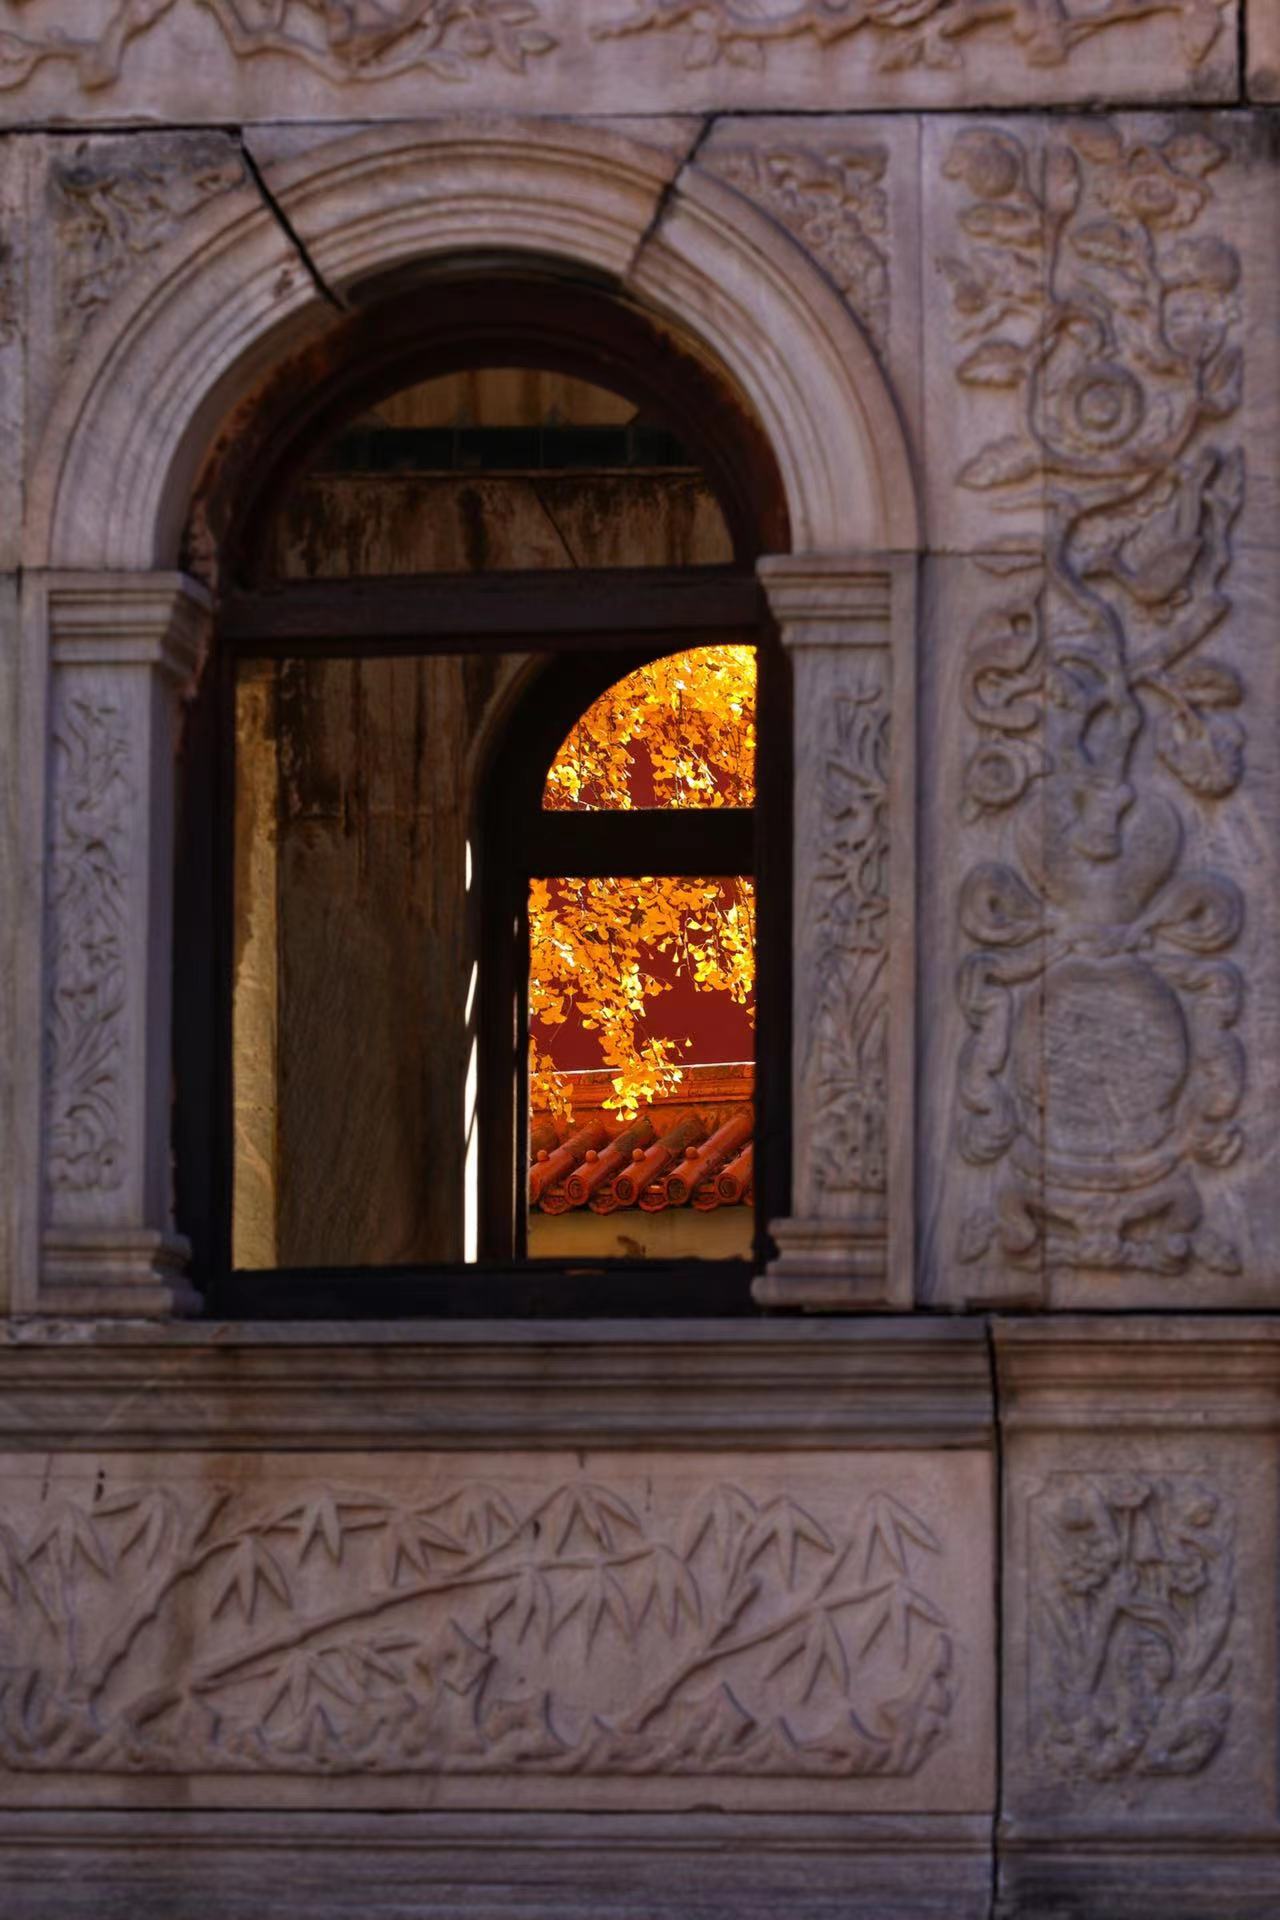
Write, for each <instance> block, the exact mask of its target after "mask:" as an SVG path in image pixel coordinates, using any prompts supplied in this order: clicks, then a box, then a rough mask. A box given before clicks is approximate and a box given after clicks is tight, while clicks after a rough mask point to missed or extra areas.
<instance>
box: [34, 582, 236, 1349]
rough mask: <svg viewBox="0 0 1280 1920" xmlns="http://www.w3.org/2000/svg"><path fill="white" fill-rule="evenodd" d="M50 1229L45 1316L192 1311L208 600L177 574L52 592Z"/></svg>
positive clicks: (43, 1285) (71, 585) (62, 585)
mask: <svg viewBox="0 0 1280 1920" xmlns="http://www.w3.org/2000/svg"><path fill="white" fill-rule="evenodd" d="M48 614H49V630H50V643H51V661H52V683H51V688H50V701H49V740H48V753H49V763H48V765H49V771H48V796H49V798H48V809H49V810H48V829H47V831H48V846H49V863H48V868H47V873H46V887H45V1001H44V1005H45V1034H44V1047H45V1068H44V1082H45V1099H44V1141H43V1149H44V1151H43V1181H44V1223H45V1224H44V1232H43V1260H42V1267H41V1278H40V1291H39V1306H40V1308H41V1310H47V1311H55V1312H89V1313H95V1314H98V1313H106V1314H110V1313H121V1314H154V1313H167V1312H170V1311H173V1310H175V1309H177V1310H179V1311H181V1310H182V1309H184V1308H186V1307H189V1306H190V1305H192V1304H193V1303H194V1296H193V1295H192V1294H191V1292H190V1290H189V1288H188V1287H187V1285H186V1283H185V1281H184V1280H183V1278H182V1270H183V1267H184V1265H185V1261H186V1255H187V1248H186V1245H185V1243H184V1242H183V1241H182V1240H181V1239H180V1237H179V1236H177V1235H176V1234H175V1233H174V1231H173V1226H172V1204H171V1191H170V1188H171V1174H170V1152H169V1099H170V981H171V971H172V967H171V953H172V918H173V899H172V873H173V791H174V777H173V769H174V754H175V747H176V726H177V703H178V695H179V690H180V689H181V687H182V686H183V685H184V684H186V683H187V682H189V681H190V679H191V677H192V675H193V673H194V670H195V667H196V663H197V660H198V657H199V653H200V650H201V647H202V644H203V642H204V638H205V634H206V628H207V620H208V602H207V598H206V596H205V595H204V593H203V591H202V590H201V589H200V588H199V587H198V586H196V585H195V584H194V583H193V582H191V581H189V580H187V579H185V578H184V577H183V576H182V575H180V574H175V573H157V574H134V575H122V574H65V575H61V576H55V578H54V579H53V580H52V582H51V583H50V587H49V593H48Z"/></svg>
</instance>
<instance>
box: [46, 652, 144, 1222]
mask: <svg viewBox="0 0 1280 1920" xmlns="http://www.w3.org/2000/svg"><path fill="white" fill-rule="evenodd" d="M131 719H132V716H131V715H126V713H125V711H124V710H123V702H122V698H121V695H120V693H119V692H118V691H116V690H114V689H113V688H112V686H111V684H110V681H109V680H108V678H107V677H106V676H105V675H103V674H102V673H97V674H94V675H86V674H79V673H77V674H68V673H62V674H59V675H58V676H57V679H56V682H55V687H54V705H53V719H52V729H51V737H52V755H51V767H50V774H51V788H52V796H53V797H52V806H51V813H50V835H49V856H50V858H49V877H48V886H47V901H48V908H47V911H48V948H47V969H48V1013H47V1024H46V1047H45V1088H46V1102H47V1105H46V1119H45V1139H46V1161H45V1180H46V1183H47V1186H48V1189H49V1192H50V1195H51V1196H52V1201H53V1209H54V1211H55V1213H56V1214H63V1213H64V1212H65V1211H66V1210H67V1209H68V1207H69V1208H70V1209H71V1210H72V1211H73V1212H74V1211H79V1209H78V1208H77V1207H76V1204H75V1203H76V1201H77V1200H79V1199H80V1198H82V1197H85V1198H88V1197H91V1196H93V1195H95V1194H107V1193H111V1192H113V1191H114V1190H115V1189H117V1188H118V1187H119V1186H120V1184H121V1181H122V1179H123V1178H124V1172H125V1159H126V1146H125V1140H126V1135H127V1132H128V1123H127V1119H126V1113H125V1109H126V1106H127V1104H128V1101H129V1094H128V1092H127V1091H126V1088H125V1076H126V1073H127V1070H128V1062H127V1052H128V1032H127V1022H128V1008H127V1004H126V1003H127V986H128V972H129V952H128V947H129V925H128V906H129V893H130V879H131V870H132V869H133V867H134V865H135V863H136V860H137V857H138V848H137V838H138V788H139V781H140V779H141V778H142V777H143V776H142V774H141V770H140V769H139V767H138V765H137V762H136V754H135V746H134V739H133V728H132V727H131V724H130V721H131ZM73 1196H74V1198H73Z"/></svg>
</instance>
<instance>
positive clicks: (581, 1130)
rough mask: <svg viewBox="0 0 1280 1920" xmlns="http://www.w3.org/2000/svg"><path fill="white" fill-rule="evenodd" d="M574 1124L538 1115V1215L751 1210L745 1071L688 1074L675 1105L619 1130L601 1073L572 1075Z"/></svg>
mask: <svg viewBox="0 0 1280 1920" xmlns="http://www.w3.org/2000/svg"><path fill="white" fill-rule="evenodd" d="M565 1077H566V1079H568V1081H569V1082H570V1097H571V1099H572V1101H573V1118H572V1120H571V1121H568V1122H563V1121H558V1120H553V1119H552V1117H551V1116H550V1115H549V1114H535V1115H534V1119H533V1127H532V1130H531V1135H532V1137H531V1145H532V1149H533V1160H532V1164H531V1165H530V1168H529V1204H530V1206H531V1207H532V1208H534V1209H535V1210H536V1211H538V1212H540V1213H550V1214H556V1213H569V1212H571V1211H573V1210H574V1209H575V1208H578V1207H585V1208H588V1209H589V1210H590V1211H591V1212H592V1213H616V1212H618V1211H620V1210H622V1209H625V1208H628V1207H639V1208H640V1209H641V1210H642V1211H643V1212H645V1213H660V1212H662V1211H663V1209H664V1208H667V1207H684V1206H688V1207H692V1208H694V1209H695V1210H696V1211H697V1212H699V1213H708V1212H711V1211H712V1210H713V1209H715V1208H717V1207H731V1206H750V1205H751V1204H752V1201H753V1199H754V1197H755V1196H754V1192H753V1188H752V1126H753V1122H754V1114H753V1110H752V1106H751V1093H752V1085H753V1080H754V1070H753V1066H752V1063H751V1062H750V1061H731V1062H729V1063H728V1064H727V1065H723V1066H710V1067H690V1068H687V1069H686V1070H685V1074H684V1079H683V1082H682V1085H681V1088H680V1092H679V1094H678V1095H676V1096H675V1097H673V1098H671V1099H668V1100H664V1101H662V1102H660V1103H654V1104H653V1105H650V1106H648V1107H645V1108H643V1109H642V1110H641V1111H640V1113H639V1114H638V1115H637V1116H636V1118H635V1119H633V1120H626V1121H623V1120H620V1119H619V1118H618V1117H617V1116H616V1115H614V1114H611V1113H609V1112H608V1111H607V1110H606V1109H605V1108H604V1106H603V1104H602V1103H603V1101H604V1099H605V1098H606V1097H607V1095H608V1093H609V1091H610V1089H611V1086H612V1082H611V1080H610V1077H609V1075H608V1074H607V1073H574V1074H568V1075H566V1076H565Z"/></svg>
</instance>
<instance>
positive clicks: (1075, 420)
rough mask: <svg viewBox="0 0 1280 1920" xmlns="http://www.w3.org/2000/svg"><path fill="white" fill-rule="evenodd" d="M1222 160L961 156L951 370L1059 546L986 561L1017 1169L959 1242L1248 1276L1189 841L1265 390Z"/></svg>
mask: <svg viewBox="0 0 1280 1920" xmlns="http://www.w3.org/2000/svg"><path fill="white" fill-rule="evenodd" d="M1223 158H1224V154H1223V151H1222V149H1221V148H1220V147H1219V146H1218V145H1217V144H1216V143H1215V142H1214V141H1212V140H1210V139H1208V138H1206V137H1205V136H1203V135H1200V134H1196V133H1191V134H1180V135H1177V136H1175V137H1174V138H1172V139H1169V140H1166V141H1164V142H1163V143H1161V144H1158V145H1157V144H1151V143H1147V142H1143V141H1139V140H1130V139H1128V138H1126V137H1124V136H1122V135H1121V134H1120V133H1119V132H1117V131H1116V130H1114V129H1113V128H1112V127H1111V126H1110V125H1109V124H1106V123H1101V124H1098V123H1091V124H1089V125H1087V126H1084V125H1081V126H1077V127H1074V128H1072V129H1071V130H1070V131H1068V132H1067V133H1066V134H1065V135H1062V136H1057V135H1055V136H1053V137H1051V138H1050V140H1049V143H1048V148H1047V152H1046V154H1045V155H1044V158H1043V164H1042V165H1041V166H1040V167H1039V168H1036V167H1034V166H1033V164H1032V161H1031V159H1030V156H1029V155H1028V153H1027V151H1026V149H1025V148H1024V146H1023V144H1022V142H1021V141H1020V140H1019V139H1017V138H1015V137H1014V136H1013V135H1012V134H1009V133H1007V132H1003V131H999V130H995V129H989V128H970V129H966V130H965V131H964V132H962V133H961V134H960V135H959V136H958V138H957V139H956V141H955V143H954V145H953V147H952V150H951V155H950V159H949V161H948V164H947V169H946V171H947V174H948V176H949V177H950V178H952V179H954V180H956V181H958V182H959V183H960V184H961V186H962V188H963V189H964V190H965V192H966V194H967V196H968V201H967V204H966V205H965V207H964V208H963V210H962V212H961V215H960V225H961V228H962V230H963V232H964V234H965V235H966V239H967V242H968V244H967V246H966V248H965V250H964V251H963V252H962V253H961V254H960V255H959V256H958V257H956V258H953V259H950V260H947V261H944V263H943V265H944V267H945V268H946V270H947V272H948V274H949V277H950V280H951V286H952V294H953V303H954V311H955V323H956V336H957V339H958V341H959V342H960V346H961V357H960V360H959V365H958V369H957V371H958V375H959V378H960V380H961V381H963V382H965V383H967V384H970V385H974V386H978V387H982V388H984V389H988V390H990V391H991V393H992V398H993V403H998V400H999V396H1000V395H1001V394H1004V395H1005V396H1006V400H1007V404H1008V406H1009V411H1010V416H1011V418H1010V425H1011V428H1012V430H1011V431H1008V432H1006V433H1004V434H1002V435H1000V436H999V437H997V438H996V439H994V440H992V441H990V442H989V443H988V444H987V445H986V446H984V447H981V448H980V449H979V450H978V451H977V452H975V453H974V454H973V455H972V456H971V457H970V458H969V459H968V460H967V461H966V462H965V464H964V465H963V466H962V468H961V469H960V472H959V473H958V475H957V482H958V484H959V485H960V486H962V487H966V488H969V489H973V490H977V491H980V492H982V493H984V494H985V495H986V496H987V497H988V498H989V499H990V501H991V503H992V509H993V513H994V512H999V511H1000V510H1001V509H1002V508H1006V507H1014V508H1025V507H1026V506H1029V505H1030V506H1034V507H1037V508H1039V509H1040V510H1042V512H1043V515H1044V522H1045V539H1044V553H1043V558H1042V559H1041V558H1032V557H1031V556H1028V555H1027V554H1025V553H1021V554H1019V553H1017V552H1010V553H1008V554H1006V555H1004V556H1003V557H1001V556H1000V555H999V554H996V555H994V556H993V558H992V559H991V561H990V562H989V565H990V567H991V569H992V571H994V572H997V573H1003V574H1007V576H1008V578H1009V581H1010V585H1009V587H1008V588H1007V589H1006V590H1005V593H1004V595H1003V597H1002V598H1001V599H1000V600H998V601H993V603H992V604H991V605H990V607H989V608H988V609H987V611H986V612H985V613H984V614H983V616H982V618H981V619H980V620H979V622H978V624H977V626H976V627H975V628H974V630H973V631H972V633H971V635H970V638H969V655H968V667H967V673H966V679H965V702H966V707H967V711H968V716H969V719H970V721H971V723H972V726H973V729H974V734H975V739H974V744H973V747H972V751H971V753H970V757H969V760H968V764H967V766H966V769H965V776H964V779H965V802H966V810H967V812H968V815H969V817H970V819H972V820H975V821H983V822H986V823H988V824H989V825H991V826H994V827H995V828H996V829H997V830H998V831H1002V832H1003V835H1004V838H1003V841H1002V846H1003V849H1004V851H1003V853H1002V856H1001V857H1000V858H998V859H995V860H985V861H982V862H980V863H979V864H977V865H976V866H974V867H973V868H972V869H971V871H970V872H969V873H968V875H967V876H966V878H965V880H964V882H963V884H962V886H961V888H960V894H959V918H960V927H961V933H962V938H963V942H964V945H965V948H966V952H965V957H964V959H963V962H962V965H961V968H960V973H959V979H958V992H959V999H960V1004H961V1007H962V1010H963V1012H964V1016H965V1019H966V1022H967V1023H968V1026H969V1029H970V1033H969V1038H968V1040H967V1042H966V1044H965V1047H964V1049H963V1051H962V1054H961V1059H960V1071H959V1104H960V1112H959V1125H958V1143H959V1147H960V1151H961V1153H962V1155H963V1156H964V1158H965V1159H966V1160H968V1161H969V1162H970V1163H971V1164H972V1165H974V1166H992V1167H995V1168H998V1169H999V1183H998V1186H997V1189H996V1194H995V1199H994V1203H993V1204H992V1205H990V1206H987V1207H983V1208H980V1209H978V1210H977V1211H975V1212H974V1213H972V1214H971V1215H970V1216H969V1218H968V1220H967V1221H966V1223H965V1225H964V1228H963V1232H962V1237H961V1244H960V1248H959V1252H960V1255H961V1258H962V1259H965V1260H976V1259H979V1258H982V1257H983V1256H985V1255H986V1254H987V1253H988V1251H989V1250H991V1249H993V1248H994V1250H995V1252H996V1254H997V1255H998V1256H999V1257H1000V1258H1001V1259H1002V1260H1003V1261H1004V1262H1006V1263H1009V1264H1011V1265H1013V1266H1015V1267H1017V1266H1023V1267H1040V1266H1042V1265H1043V1266H1047V1267H1053V1266H1061V1267H1070V1268H1096V1269H1112V1270H1116V1269H1119V1270H1125V1269H1128V1270H1139V1271H1146V1272H1150V1273H1157V1274H1176V1273H1180V1272H1182V1271H1184V1270H1185V1269H1187V1268H1188V1267H1189V1266H1190V1265H1191V1264H1192V1263H1194V1262H1198V1263H1200V1264H1201V1265H1202V1266H1204V1267H1208V1268H1210V1269H1213V1270H1215V1271H1217V1272H1219V1273H1228V1274H1229V1273H1234V1272H1236V1271H1238V1270H1239V1265H1240V1257H1239V1253H1238V1250H1237V1249H1236V1248H1235V1246H1234V1245H1233V1244H1232V1243H1231V1242H1230V1241H1229V1240H1228V1239H1226V1238H1225V1237H1223V1236H1222V1235H1221V1234H1220V1233H1219V1232H1217V1231H1216V1230H1214V1229H1212V1228H1210V1227H1209V1226H1207V1225H1206V1224H1205V1219H1204V1211H1205V1209H1204V1202H1203V1197H1202V1192H1201V1182H1200V1172H1199V1171H1198V1170H1202V1171H1204V1172H1216V1171H1219V1170H1221V1169H1222V1168H1225V1167H1227V1166H1229V1165H1230V1164H1231V1163H1232V1162H1233V1161H1234V1160H1235V1159H1236V1158H1237V1156H1238V1155H1239V1153H1240V1151H1241V1147H1242V1136H1241V1133H1240V1130H1239V1128H1238V1126H1237V1124H1236V1118H1235V1116H1236V1112H1237V1109H1238V1107H1239V1105H1240V1101H1241V1098H1242V1095H1243V1090H1244V1056H1243V1051H1242V1049H1241V1046H1240V1043H1239V1040H1238V1039H1237V1037H1236V1035H1235V1033H1234V1031H1233V1029H1234V1028H1235V1026H1236V1023H1237V1020H1238V1018H1239V1013H1240V1009H1241V1004H1242V999H1243V992H1244V983H1243V980H1242V978H1241V975H1240V973H1239V971H1238V970H1237V968H1236V967H1235V965H1234V964H1233V963H1232V962H1231V961H1230V960H1229V959H1228V958H1226V955H1227V954H1228V953H1229V951H1230V949H1231V948H1232V947H1233V946H1234V944H1235V942H1236V940H1237V938H1238V936H1239V933H1240V930H1241V926H1242V923H1243V911H1244V909H1243V902H1242V899H1241V896H1240V893H1239V890H1238V888H1237V887H1236V885H1235V883H1234V881H1232V880H1231V879H1230V878H1229V877H1228V876H1227V875H1225V874H1222V873H1218V872H1211V871H1205V870H1203V869H1201V868H1199V867H1197V866H1195V865H1193V864H1192V863H1191V862H1190V860H1189V859H1188V857H1187V854H1186V842H1187V837H1188V835H1187V813H1186V809H1187V808H1188V807H1190V808H1193V809H1208V808H1212V807H1214V806H1216V805H1218V804H1220V803H1222V802H1225V801H1226V800H1228V799H1229V797H1230V796H1231V794H1232V793H1233V792H1234V791H1235V789H1236V787H1237V786H1238V785H1239V782H1240V780H1241V778H1242V775H1243V771H1244V729H1243V726H1242V724H1241V722H1240V720H1239V718H1238V717H1237V712H1236V710H1237V709H1238V708H1239V707H1240V705H1241V703H1242V700H1243V695H1244V689H1243V685H1242V682H1241V681H1240V679H1239V676H1238V675H1237V673H1236V672H1235V670H1234V669H1233V668H1232V667H1231V666H1229V665H1228V664H1227V663H1226V662H1225V661H1222V660H1216V659H1209V658H1206V657H1204V656H1203V655H1202V653H1201V651H1200V650H1201V648H1202V647H1203V645H1204V642H1205V641H1206V640H1207V639H1208V637H1209V635H1210V634H1211V633H1213V632H1214V630H1215V629H1216V628H1218V627H1219V626H1220V624H1221V623H1222V621H1223V620H1224V618H1225V617H1226V615H1227V614H1228V612H1229V610H1230V605H1231V602H1230V600H1229V599H1228V597H1227V595H1226V593H1225V592H1224V591H1223V582H1224V579H1225V577H1226V575H1227V572H1228V569H1229V566H1230V562H1231V539H1230V536H1231V528H1232V525H1233V522H1234V521H1235V519H1236V516H1237V514H1238V513H1239V510H1240V505H1241V500H1242V496H1243V488H1244V465H1243V458H1242V455H1241V453H1240V451H1239V449H1238V448H1236V447H1232V446H1230V445H1223V444H1222V443H1221V442H1220V441H1219V440H1218V439H1217V438H1216V437H1213V436H1215V434H1216V430H1217V429H1219V428H1220V427H1221V426H1222V424H1223V423H1224V422H1226V421H1227V420H1229V419H1230V418H1231V416H1232V415H1233V414H1234V413H1235V412H1236V410H1237V408H1238V407H1239V405H1240V399H1241V382H1242V358H1241V351H1240V347H1239V345H1238V344H1237V341H1236V337H1235V336H1236V333H1237V329H1238V324H1239V319H1240V314H1239V307H1238V301H1237V298H1236V294H1237V287H1238V283H1239V279H1240V262H1239V259H1238V258H1237V256H1236V254H1235V251H1234V250H1233V249H1232V248H1231V247H1230V246H1228V245H1227V244H1226V243H1225V242H1224V241H1222V240H1220V239H1218V238H1216V237H1214V236H1211V235H1208V234H1202V233H1200V232H1197V231H1196V229H1197V227H1198V224H1199V222H1200V219H1201V216H1202V214H1203V213H1204V211H1205V209H1206V208H1207V207H1208V206H1209V204H1210V198H1211V188H1210V184H1209V182H1210V176H1211V175H1212V174H1213V173H1214V172H1215V171H1216V170H1217V168H1218V167H1219V165H1220V164H1221V162H1222V160H1223ZM993 544H997V543H993ZM1179 795H1181V804H1180V803H1179ZM1002 823H1003V826H1002Z"/></svg>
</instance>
